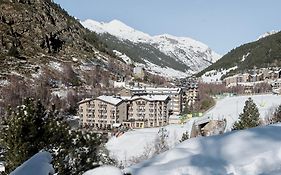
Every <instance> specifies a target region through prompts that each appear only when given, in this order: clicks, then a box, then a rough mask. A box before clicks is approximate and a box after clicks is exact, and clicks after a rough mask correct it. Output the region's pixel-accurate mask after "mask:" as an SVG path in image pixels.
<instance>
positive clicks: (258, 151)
mask: <svg viewBox="0 0 281 175" xmlns="http://www.w3.org/2000/svg"><path fill="white" fill-rule="evenodd" d="M280 133H281V124H277V125H270V126H265V127H257V128H252V129H249V130H244V131H236V132H229V133H227V134H224V135H218V136H212V137H199V138H193V139H189V140H187V141H185V142H183V143H181V144H179V145H177V146H176V147H175V148H174V149H172V150H169V151H167V152H165V153H162V154H160V155H158V156H155V157H154V158H152V159H150V160H147V161H144V162H142V163H139V164H137V165H134V166H132V167H130V168H127V169H126V170H125V171H126V172H130V173H132V174H133V175H148V174H149V175H159V174H161V175H189V174H190V175H194V174H196V175H226V174H232V175H234V174H235V175H245V174H247V175H256V174H276V173H278V172H279V173H280V172H281V166H280V162H281V134H280Z"/></svg>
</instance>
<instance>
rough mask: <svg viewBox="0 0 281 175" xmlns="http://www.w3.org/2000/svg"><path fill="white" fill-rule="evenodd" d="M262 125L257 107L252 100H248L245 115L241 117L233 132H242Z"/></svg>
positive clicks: (242, 114) (244, 110)
mask: <svg viewBox="0 0 281 175" xmlns="http://www.w3.org/2000/svg"><path fill="white" fill-rule="evenodd" d="M259 125H260V113H259V110H258V108H257V105H256V104H255V103H254V102H253V100H252V98H248V100H246V102H245V106H244V109H243V113H241V114H240V115H239V119H238V121H237V122H235V123H234V125H233V130H241V129H247V128H252V127H256V126H259Z"/></svg>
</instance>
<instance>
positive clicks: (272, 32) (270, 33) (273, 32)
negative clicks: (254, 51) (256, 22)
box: [257, 30, 280, 40]
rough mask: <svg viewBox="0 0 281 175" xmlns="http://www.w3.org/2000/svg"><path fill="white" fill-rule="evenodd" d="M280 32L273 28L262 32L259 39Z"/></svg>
mask: <svg viewBox="0 0 281 175" xmlns="http://www.w3.org/2000/svg"><path fill="white" fill-rule="evenodd" d="M278 32H280V31H277V30H272V31H270V32H266V33H264V34H262V35H261V36H259V37H258V39H257V40H260V39H262V38H265V37H267V36H270V35H274V34H276V33H278Z"/></svg>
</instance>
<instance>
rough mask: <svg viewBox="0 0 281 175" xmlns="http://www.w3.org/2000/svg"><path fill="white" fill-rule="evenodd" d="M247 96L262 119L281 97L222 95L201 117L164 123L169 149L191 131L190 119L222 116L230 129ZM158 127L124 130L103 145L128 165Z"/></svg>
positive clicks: (149, 142)
mask: <svg viewBox="0 0 281 175" xmlns="http://www.w3.org/2000/svg"><path fill="white" fill-rule="evenodd" d="M249 97H252V98H253V100H254V102H255V103H256V104H257V107H258V108H259V111H260V114H261V117H262V118H264V117H266V116H267V113H268V112H269V111H270V109H271V108H272V107H276V106H278V105H280V104H281V97H280V96H276V95H255V96H237V97H225V98H223V99H221V100H218V101H217V104H216V106H215V107H214V108H213V109H212V110H210V111H208V112H207V113H206V114H205V115H204V116H203V117H200V118H193V119H192V120H190V121H188V122H187V123H186V124H185V125H169V126H166V127H165V128H166V129H167V130H168V133H169V138H168V144H169V146H170V148H173V147H174V146H175V145H176V144H178V143H179V140H180V139H181V137H182V134H183V133H184V132H185V131H188V132H189V133H191V132H190V131H191V127H192V124H193V122H194V121H196V120H202V118H204V117H211V118H213V119H224V118H225V119H226V120H227V126H226V131H228V130H230V128H231V127H232V125H233V123H234V122H235V121H236V120H237V119H238V117H239V114H240V113H241V112H242V111H243V107H244V105H245V101H246V100H247V99H248V98H249ZM158 130H159V128H145V129H137V130H134V131H130V132H126V133H125V134H123V135H122V136H120V137H118V138H116V137H113V138H111V139H110V140H109V141H108V143H107V144H106V146H107V148H108V150H109V151H110V154H111V156H113V157H114V158H116V159H117V160H118V162H119V163H121V162H122V164H123V165H124V166H128V165H130V164H131V163H132V162H131V159H133V158H134V157H139V156H141V155H142V154H143V153H144V152H145V151H146V149H147V148H148V147H151V145H153V142H154V140H155V138H156V136H157V132H158Z"/></svg>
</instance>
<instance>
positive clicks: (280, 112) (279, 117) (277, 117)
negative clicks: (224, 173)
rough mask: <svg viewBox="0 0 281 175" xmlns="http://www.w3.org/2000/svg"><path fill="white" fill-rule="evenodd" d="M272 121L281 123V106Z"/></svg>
mask: <svg viewBox="0 0 281 175" xmlns="http://www.w3.org/2000/svg"><path fill="white" fill-rule="evenodd" d="M272 120H273V121H272V122H273V123H279V122H281V105H279V106H278V107H277V108H276V110H275V112H274V114H273V118H272Z"/></svg>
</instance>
